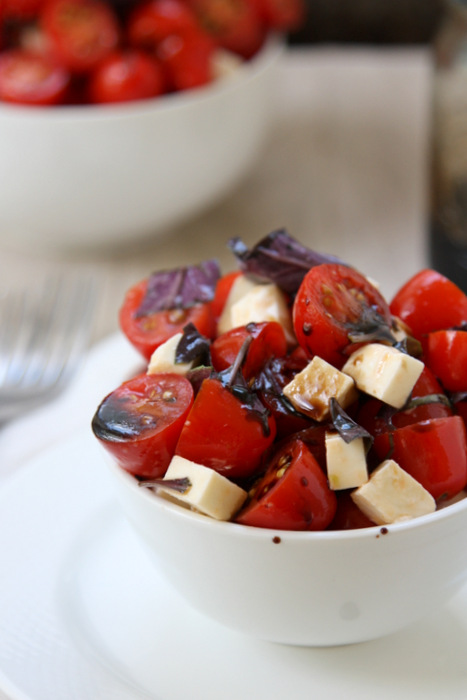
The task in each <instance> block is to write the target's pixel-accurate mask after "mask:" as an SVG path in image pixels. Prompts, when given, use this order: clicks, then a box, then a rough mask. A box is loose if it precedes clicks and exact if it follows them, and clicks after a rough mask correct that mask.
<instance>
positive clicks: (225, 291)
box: [211, 270, 242, 322]
mask: <svg viewBox="0 0 467 700" xmlns="http://www.w3.org/2000/svg"><path fill="white" fill-rule="evenodd" d="M241 274H242V273H241V272H240V270H234V271H233V272H228V273H227V274H226V275H223V276H222V277H221V278H220V279H219V281H218V282H217V285H216V291H215V293H214V299H213V300H212V302H211V305H212V312H213V314H214V318H215V319H216V322H217V321H218V319H219V317H220V315H221V313H222V311H223V309H224V306H225V304H226V301H227V298H228V296H229V294H230V291H231V289H232V286H233V284H234V282H235V280H236V279H237V278H238V277H240V275H241Z"/></svg>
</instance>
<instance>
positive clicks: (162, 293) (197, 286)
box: [136, 260, 220, 318]
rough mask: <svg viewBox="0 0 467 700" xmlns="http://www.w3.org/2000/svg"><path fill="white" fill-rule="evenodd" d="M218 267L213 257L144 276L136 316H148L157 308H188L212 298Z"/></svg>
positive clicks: (218, 274)
mask: <svg viewBox="0 0 467 700" xmlns="http://www.w3.org/2000/svg"><path fill="white" fill-rule="evenodd" d="M219 277H220V268H219V264H218V262H217V261H216V260H206V261H204V262H202V263H201V264H200V265H189V266H187V267H179V268H175V269H174V270H162V271H161V272H154V273H153V274H152V275H151V276H150V277H149V279H148V285H147V289H146V294H145V295H144V298H143V300H142V302H141V304H140V306H139V308H138V311H137V312H136V316H137V317H138V318H139V317H141V316H150V315H151V314H155V313H157V312H158V311H169V310H170V309H189V308H190V307H191V306H194V305H195V304H202V303H205V302H208V301H211V300H212V299H213V297H214V292H215V288H216V284H217V281H218V279H219Z"/></svg>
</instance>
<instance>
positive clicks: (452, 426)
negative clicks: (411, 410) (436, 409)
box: [374, 416, 467, 500]
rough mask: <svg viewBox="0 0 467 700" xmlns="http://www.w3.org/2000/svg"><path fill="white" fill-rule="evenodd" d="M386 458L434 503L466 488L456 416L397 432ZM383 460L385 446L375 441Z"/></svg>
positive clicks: (466, 447) (465, 442) (465, 448)
mask: <svg viewBox="0 0 467 700" xmlns="http://www.w3.org/2000/svg"><path fill="white" fill-rule="evenodd" d="M391 439H392V450H391V452H390V454H389V457H391V458H392V459H394V460H395V461H396V462H397V463H398V464H399V466H400V467H401V468H402V469H405V471H407V472H408V473H409V474H411V475H412V476H413V477H414V479H416V480H417V481H419V482H420V483H421V484H422V486H424V487H425V488H426V490H427V491H429V492H430V493H431V495H432V496H433V498H435V499H436V500H438V499H440V498H451V497H452V496H455V495H456V494H457V493H459V491H461V490H462V489H463V488H464V487H465V485H466V484H467V435H466V430H465V425H464V422H463V420H462V418H461V417H460V416H449V417H448V418H431V419H430V420H426V421H421V422H420V423H414V424H412V425H407V426H405V427H403V428H397V429H396V430H395V431H394V432H393V433H392V438H391ZM374 447H375V450H376V451H377V453H378V454H379V457H380V458H381V459H385V458H386V457H387V456H388V454H387V442H386V441H384V442H380V440H379V438H378V437H376V438H375V442H374Z"/></svg>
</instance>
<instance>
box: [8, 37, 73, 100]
mask: <svg viewBox="0 0 467 700" xmlns="http://www.w3.org/2000/svg"><path fill="white" fill-rule="evenodd" d="M69 85H70V75H69V73H68V72H67V71H66V70H65V69H64V68H62V67H60V66H59V65H57V63H56V62H55V61H54V60H52V59H51V58H50V56H47V55H43V54H38V53H35V52H31V51H26V50H23V49H10V50H9V51H4V52H3V53H2V54H0V100H3V101H4V102H13V103H17V104H23V105H32V106H48V105H54V104H60V103H62V102H63V101H64V100H65V97H66V94H67V90H68V88H69Z"/></svg>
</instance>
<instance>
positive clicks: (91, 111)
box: [0, 38, 282, 249]
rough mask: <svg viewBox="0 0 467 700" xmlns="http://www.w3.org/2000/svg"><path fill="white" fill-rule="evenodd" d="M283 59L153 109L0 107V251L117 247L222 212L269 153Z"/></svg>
mask: <svg viewBox="0 0 467 700" xmlns="http://www.w3.org/2000/svg"><path fill="white" fill-rule="evenodd" d="M281 52H282V44H281V42H280V41H279V40H276V39H275V38H272V39H271V40H270V41H269V42H268V43H267V44H266V45H265V47H264V48H263V49H262V50H261V51H260V52H259V53H258V54H257V55H256V56H255V58H254V59H253V60H251V61H250V62H248V63H244V64H243V65H242V66H241V67H240V68H239V69H238V70H237V71H236V72H235V74H234V75H231V76H228V77H226V78H224V79H222V80H219V81H216V82H215V83H212V84H211V85H209V86H207V87H204V88H200V89H197V90H191V91H186V92H183V93H178V94H173V95H167V96H163V97H158V98H155V99H154V100H148V101H144V102H143V101H141V102H138V103H136V102H135V103H127V104H125V105H118V106H113V105H112V106H87V105H83V106H76V107H73V106H67V107H63V106H62V107H50V108H33V107H16V106H12V105H7V104H3V105H0V154H1V157H0V241H4V242H7V243H13V244H14V245H20V246H22V245H26V246H32V247H34V248H52V247H53V248H62V249H70V248H86V247H92V248H96V247H102V248H104V247H108V246H118V245H121V244H127V243H131V242H132V241H137V240H138V239H142V238H147V237H150V236H153V235H157V234H159V233H160V232H163V231H165V230H167V229H168V228H169V227H170V226H173V225H175V224H178V223H180V222H182V221H184V220H186V219H187V218H188V217H190V216H191V215H194V214H196V213H198V212H200V211H201V210H202V209H203V208H205V207H207V206H208V205H211V204H213V203H214V202H216V201H217V200H218V199H220V198H221V197H222V196H224V195H225V194H226V193H227V192H228V191H229V190H230V189H231V188H232V187H233V186H234V185H235V184H237V183H238V182H239V181H240V179H241V177H242V176H243V175H245V174H246V172H247V171H248V169H249V168H250V167H251V166H252V164H253V163H254V162H255V159H256V158H257V156H258V154H259V152H260V148H261V146H262V144H263V143H264V138H265V136H266V134H267V131H268V127H269V125H270V124H271V121H272V119H271V118H272V117H273V112H274V105H273V97H274V84H275V69H276V65H277V62H278V58H279V56H280V55H281Z"/></svg>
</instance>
